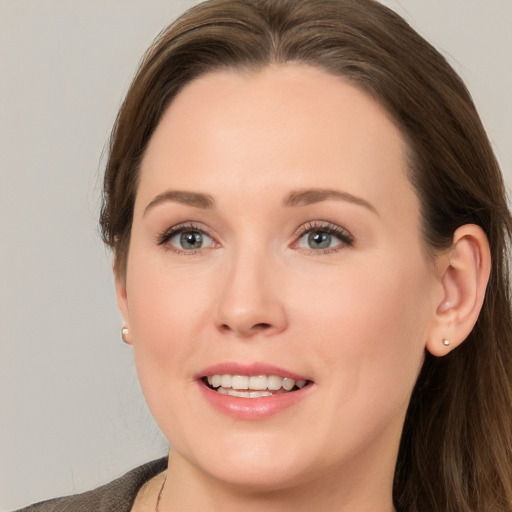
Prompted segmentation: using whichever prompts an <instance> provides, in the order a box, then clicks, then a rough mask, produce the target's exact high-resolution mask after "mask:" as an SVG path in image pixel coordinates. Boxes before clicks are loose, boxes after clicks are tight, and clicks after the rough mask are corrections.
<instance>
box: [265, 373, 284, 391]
mask: <svg viewBox="0 0 512 512" xmlns="http://www.w3.org/2000/svg"><path fill="white" fill-rule="evenodd" d="M282 385H283V379H282V378H281V377H278V376H277V375H270V376H269V377H268V383H267V388H268V389H271V390H273V391H277V390H278V389H281V386H282Z"/></svg>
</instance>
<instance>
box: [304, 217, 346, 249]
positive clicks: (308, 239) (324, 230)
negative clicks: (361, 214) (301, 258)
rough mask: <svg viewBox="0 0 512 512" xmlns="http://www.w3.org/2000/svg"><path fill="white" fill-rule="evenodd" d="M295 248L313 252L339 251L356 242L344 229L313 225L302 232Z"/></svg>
mask: <svg viewBox="0 0 512 512" xmlns="http://www.w3.org/2000/svg"><path fill="white" fill-rule="evenodd" d="M301 231H302V232H301V233H300V234H299V238H298V240H297V242H296V243H295V244H294V245H295V247H298V248H300V249H309V250H312V251H327V252H329V250H333V251H335V250H337V249H341V248H342V247H346V246H350V245H352V244H353V242H354V240H353V238H352V236H351V235H350V234H349V233H348V232H347V231H345V230H344V229H343V228H341V227H339V226H336V225H335V224H331V223H326V224H325V225H324V224H323V223H319V224H317V223H311V224H309V225H307V226H305V227H304V228H302V230H301Z"/></svg>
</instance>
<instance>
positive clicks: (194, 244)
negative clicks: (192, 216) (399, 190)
mask: <svg viewBox="0 0 512 512" xmlns="http://www.w3.org/2000/svg"><path fill="white" fill-rule="evenodd" d="M158 245H164V246H165V247H166V248H167V249H169V250H170V251H173V252H177V253H188V254H194V253H195V252H197V251H200V250H201V249H206V248H208V247H214V246H215V245H216V244H215V242H214V241H213V239H212V237H210V236H208V235H207V234H206V233H205V232H204V230H202V229H200V228H197V227H195V226H183V225H181V226H174V227H172V228H171V229H169V230H167V231H166V232H165V233H163V234H162V235H161V236H160V237H159V239H158Z"/></svg>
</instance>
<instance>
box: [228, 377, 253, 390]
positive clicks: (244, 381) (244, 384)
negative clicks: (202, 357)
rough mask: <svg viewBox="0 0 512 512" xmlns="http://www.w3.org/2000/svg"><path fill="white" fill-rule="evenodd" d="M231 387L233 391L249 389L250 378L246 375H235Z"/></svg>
mask: <svg viewBox="0 0 512 512" xmlns="http://www.w3.org/2000/svg"><path fill="white" fill-rule="evenodd" d="M231 387H232V388H233V389H249V377H246V376H245V375H233V377H232V379H231Z"/></svg>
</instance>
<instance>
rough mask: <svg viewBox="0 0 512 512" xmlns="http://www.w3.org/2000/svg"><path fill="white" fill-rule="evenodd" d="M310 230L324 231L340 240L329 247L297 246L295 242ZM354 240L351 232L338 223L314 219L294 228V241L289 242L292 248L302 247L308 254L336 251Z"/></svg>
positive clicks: (350, 244) (349, 244)
mask: <svg viewBox="0 0 512 512" xmlns="http://www.w3.org/2000/svg"><path fill="white" fill-rule="evenodd" d="M311 231H324V232H326V233H329V234H330V235H334V236H335V237H336V238H338V239H339V240H340V241H341V243H340V244H338V245H336V246H335V247H329V248H325V249H306V248H300V247H298V246H297V244H298V243H299V241H300V240H301V238H303V237H304V235H305V234H307V233H309V232H311ZM354 241H355V239H354V237H353V236H352V234H351V233H350V232H349V231H348V230H347V229H345V228H343V227H341V226H339V225H338V224H334V223H332V222H330V221H324V220H314V221H309V222H306V223H305V224H303V225H302V226H300V227H299V228H298V229H297V230H296V232H295V234H294V242H293V243H292V244H291V247H292V249H302V250H305V251H307V252H308V253H310V254H315V255H318V254H327V253H332V252H337V251H339V250H341V249H343V248H346V247H350V246H352V245H353V244H354Z"/></svg>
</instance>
